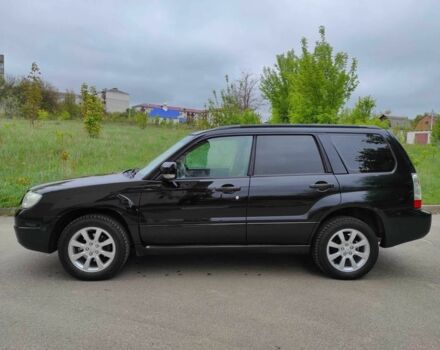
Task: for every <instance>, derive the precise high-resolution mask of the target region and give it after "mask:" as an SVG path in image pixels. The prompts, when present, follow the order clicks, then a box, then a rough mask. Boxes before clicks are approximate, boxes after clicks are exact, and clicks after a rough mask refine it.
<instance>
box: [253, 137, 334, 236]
mask: <svg viewBox="0 0 440 350" xmlns="http://www.w3.org/2000/svg"><path fill="white" fill-rule="evenodd" d="M339 203H340V193H339V185H338V182H337V180H336V177H335V175H333V173H330V172H329V170H328V169H325V167H324V163H323V161H322V157H321V154H320V151H319V148H318V145H317V142H316V140H315V138H314V136H312V135H267V136H266V135H262V136H258V137H257V144H256V151H255V166H254V171H253V176H252V177H251V185H250V192H249V207H248V227H247V240H248V243H249V244H299V245H301V244H308V242H309V238H310V235H311V233H312V231H313V228H314V227H315V225H316V222H314V220H313V217H312V213H313V212H316V211H318V210H319V209H325V208H328V207H332V206H335V205H338V204H339Z"/></svg>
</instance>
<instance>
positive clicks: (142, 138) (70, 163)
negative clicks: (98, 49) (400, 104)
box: [0, 120, 440, 208]
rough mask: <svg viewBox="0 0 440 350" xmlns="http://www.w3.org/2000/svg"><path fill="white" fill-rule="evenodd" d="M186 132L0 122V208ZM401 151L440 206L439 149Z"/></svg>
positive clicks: (142, 155) (144, 155) (118, 165)
mask: <svg viewBox="0 0 440 350" xmlns="http://www.w3.org/2000/svg"><path fill="white" fill-rule="evenodd" d="M190 132H191V130H189V129H182V128H178V129H174V128H166V127H158V126H153V125H149V126H147V128H146V129H140V128H138V127H136V126H131V125H126V124H116V123H108V124H105V125H104V127H103V130H102V135H101V137H99V138H98V139H91V138H89V137H88V136H87V134H86V132H85V130H84V129H83V126H82V124H81V122H79V121H63V122H58V121H46V122H41V123H40V124H39V125H38V126H36V127H31V126H30V124H29V122H27V121H23V120H13V121H11V120H0V208H8V207H15V206H18V204H19V202H20V199H21V197H22V196H23V194H24V193H25V192H26V190H27V189H28V188H29V187H30V186H33V185H36V184H40V183H44V182H50V181H55V180H60V179H65V178H71V177H77V176H85V175H95V174H105V173H110V172H116V171H121V170H124V169H128V168H137V167H143V166H144V165H146V164H147V163H148V162H149V161H150V160H151V159H153V158H154V157H155V156H156V155H158V154H159V153H161V152H162V151H164V150H165V149H167V148H168V147H169V146H171V145H172V144H174V143H175V142H176V141H178V140H179V139H181V138H182V137H184V136H185V135H187V134H188V133H190ZM405 148H406V149H407V151H408V153H409V155H410V157H411V159H412V161H413V162H414V164H415V166H416V168H417V172H418V173H419V175H420V179H421V182H422V189H423V200H424V203H426V204H437V203H440V149H439V148H438V147H433V146H420V145H406V146H405Z"/></svg>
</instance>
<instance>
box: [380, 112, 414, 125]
mask: <svg viewBox="0 0 440 350" xmlns="http://www.w3.org/2000/svg"><path fill="white" fill-rule="evenodd" d="M379 119H380V120H384V119H386V120H388V121H389V122H390V126H391V127H392V128H395V127H403V128H409V127H411V121H410V120H409V118H408V117H400V116H393V115H387V114H382V115H381V116H380V117H379Z"/></svg>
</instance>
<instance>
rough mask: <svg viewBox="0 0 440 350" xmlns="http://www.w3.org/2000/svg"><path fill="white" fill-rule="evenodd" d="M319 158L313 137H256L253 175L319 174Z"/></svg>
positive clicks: (321, 167) (320, 169)
mask: <svg viewBox="0 0 440 350" xmlns="http://www.w3.org/2000/svg"><path fill="white" fill-rule="evenodd" d="M323 172H324V167H323V165H322V160H321V156H320V154H319V150H318V147H317V145H316V142H315V140H314V138H313V136H308V135H273V136H258V138H257V150H256V157H255V170H254V174H255V175H285V174H321V173H323Z"/></svg>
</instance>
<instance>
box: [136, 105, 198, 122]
mask: <svg viewBox="0 0 440 350" xmlns="http://www.w3.org/2000/svg"><path fill="white" fill-rule="evenodd" d="M133 108H134V109H136V110H139V111H142V112H146V113H148V115H149V117H151V118H159V119H161V120H171V121H174V122H176V123H186V122H189V121H192V120H194V119H196V118H197V117H198V116H200V115H202V114H204V113H205V111H204V110H202V109H195V108H186V107H177V106H168V105H167V104H161V105H160V104H153V103H142V104H139V105H136V106H133Z"/></svg>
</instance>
